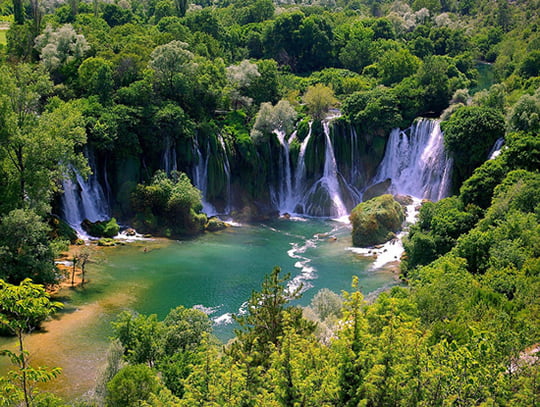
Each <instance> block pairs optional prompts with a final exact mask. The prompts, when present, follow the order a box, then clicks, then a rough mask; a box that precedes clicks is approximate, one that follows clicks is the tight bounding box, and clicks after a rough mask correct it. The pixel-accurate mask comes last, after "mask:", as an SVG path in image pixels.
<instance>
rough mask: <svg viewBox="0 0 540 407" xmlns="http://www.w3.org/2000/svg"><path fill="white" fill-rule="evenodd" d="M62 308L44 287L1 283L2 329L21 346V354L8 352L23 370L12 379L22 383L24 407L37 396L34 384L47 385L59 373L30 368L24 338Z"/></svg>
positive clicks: (23, 282) (23, 283)
mask: <svg viewBox="0 0 540 407" xmlns="http://www.w3.org/2000/svg"><path fill="white" fill-rule="evenodd" d="M61 307H62V304H61V303H58V302H52V301H50V299H49V294H48V293H47V292H46V291H45V289H44V288H43V286H42V285H38V284H33V283H32V280H30V279H25V280H23V281H22V282H21V283H20V284H19V285H18V286H17V285H12V284H8V283H6V282H5V281H3V280H0V325H2V326H4V327H6V328H7V329H8V330H9V331H11V332H12V333H13V334H14V335H15V336H17V341H18V345H19V350H18V354H15V353H13V352H10V351H4V352H3V353H5V354H8V355H9V356H10V357H11V360H12V362H13V363H15V364H16V365H17V367H18V369H19V371H18V372H17V373H16V374H12V375H11V376H12V377H13V378H14V379H15V380H17V381H19V386H20V387H21V389H22V392H23V396H24V405H25V406H26V407H30V405H31V402H32V398H33V394H32V384H33V383H35V382H46V381H49V380H51V379H52V378H54V377H56V376H57V375H58V374H59V373H60V370H59V369H57V368H56V369H52V370H47V369H43V368H39V369H33V368H31V367H30V366H29V365H28V352H27V351H26V350H25V348H24V342H23V338H24V334H25V333H27V332H29V331H31V330H33V329H34V328H36V327H37V326H39V324H40V323H41V322H42V321H43V320H45V319H46V318H47V317H48V316H50V315H51V314H52V313H54V312H55V311H56V310H57V309H59V308H61Z"/></svg>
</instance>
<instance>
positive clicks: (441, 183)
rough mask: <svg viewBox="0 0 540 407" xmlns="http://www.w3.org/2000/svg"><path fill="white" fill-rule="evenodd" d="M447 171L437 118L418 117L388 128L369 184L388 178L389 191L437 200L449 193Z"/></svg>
mask: <svg viewBox="0 0 540 407" xmlns="http://www.w3.org/2000/svg"><path fill="white" fill-rule="evenodd" d="M451 172H452V160H451V159H450V158H448V156H447V155H446V152H445V151H444V144H443V134H442V131H441V128H440V126H439V121H437V120H428V119H421V120H419V121H418V122H417V123H415V124H414V125H413V126H411V127H410V128H409V129H407V130H405V131H401V130H400V129H394V130H392V132H391V134H390V137H389V140H388V144H387V147H386V152H385V155H384V158H383V160H382V161H381V163H380V165H379V169H378V170H377V174H376V175H375V178H374V180H373V182H372V185H375V184H377V183H381V182H384V181H386V180H387V179H390V180H391V185H390V188H389V191H390V192H392V193H395V194H406V195H412V196H414V197H417V198H423V199H429V200H432V201H438V200H440V199H442V198H444V197H445V196H447V195H448V193H449V189H450V181H451Z"/></svg>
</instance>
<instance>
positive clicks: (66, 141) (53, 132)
mask: <svg viewBox="0 0 540 407" xmlns="http://www.w3.org/2000/svg"><path fill="white" fill-rule="evenodd" d="M0 69H2V75H0V90H1V92H0V100H1V101H0V105H1V106H2V108H1V109H0V122H1V123H2V127H1V130H0V139H1V140H2V143H1V144H0V151H2V152H3V153H4V155H5V156H6V157H7V159H8V161H7V162H8V164H7V165H8V170H7V177H8V182H9V183H10V184H11V185H13V188H17V194H18V202H14V203H13V204H12V205H13V206H18V207H21V206H23V205H29V206H32V207H35V208H37V209H38V210H39V211H40V212H45V211H46V210H47V206H48V204H49V201H50V199H51V197H52V193H53V192H54V191H56V190H57V189H58V185H57V181H58V180H59V179H61V178H62V177H63V176H65V174H69V173H70V172H71V170H70V168H71V167H74V168H76V169H78V170H79V171H80V172H81V173H82V174H85V173H86V166H85V164H86V160H85V159H84V157H83V155H82V154H81V153H77V152H76V148H77V147H79V146H81V145H82V144H83V143H84V142H85V141H86V137H85V131H84V127H82V124H83V123H82V116H81V114H80V111H79V110H78V109H77V104H76V102H68V103H64V102H61V101H60V100H58V99H55V100H54V101H53V103H51V104H49V105H48V109H47V110H46V111H45V112H43V111H42V106H41V95H44V94H47V93H48V92H49V91H50V89H51V83H50V81H49V78H48V76H47V75H46V74H45V73H44V72H43V71H42V70H41V69H33V68H31V67H30V66H28V65H24V64H21V65H18V66H17V67H16V68H15V69H14V70H10V69H8V68H7V67H1V68H0ZM15 185H17V187H15Z"/></svg>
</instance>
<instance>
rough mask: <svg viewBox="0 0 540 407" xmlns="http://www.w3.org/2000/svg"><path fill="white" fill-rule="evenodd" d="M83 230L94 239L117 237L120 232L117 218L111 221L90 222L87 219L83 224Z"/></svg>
mask: <svg viewBox="0 0 540 407" xmlns="http://www.w3.org/2000/svg"><path fill="white" fill-rule="evenodd" d="M82 227H83V229H84V230H85V231H86V232H87V233H88V234H89V235H90V236H94V237H109V238H112V237H115V236H116V235H117V234H118V232H119V231H120V226H118V223H117V222H116V219H115V218H111V219H109V220H104V221H99V220H98V221H97V222H90V221H88V220H87V219H86V220H85V221H83V222H82Z"/></svg>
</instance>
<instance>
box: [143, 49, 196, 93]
mask: <svg viewBox="0 0 540 407" xmlns="http://www.w3.org/2000/svg"><path fill="white" fill-rule="evenodd" d="M187 46H188V44H186V43H185V42H181V41H171V42H169V43H168V44H165V45H161V46H159V47H156V49H154V51H152V54H151V55H150V62H149V63H148V66H149V68H151V69H152V70H153V71H154V82H155V84H156V86H157V88H158V89H159V90H161V91H162V92H164V93H165V94H166V95H168V94H174V93H175V91H176V90H177V81H176V80H175V78H181V77H182V75H183V74H188V73H190V72H191V71H192V68H193V65H192V60H193V54H192V53H191V52H190V51H188V50H187Z"/></svg>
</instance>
